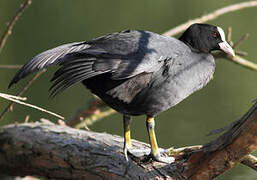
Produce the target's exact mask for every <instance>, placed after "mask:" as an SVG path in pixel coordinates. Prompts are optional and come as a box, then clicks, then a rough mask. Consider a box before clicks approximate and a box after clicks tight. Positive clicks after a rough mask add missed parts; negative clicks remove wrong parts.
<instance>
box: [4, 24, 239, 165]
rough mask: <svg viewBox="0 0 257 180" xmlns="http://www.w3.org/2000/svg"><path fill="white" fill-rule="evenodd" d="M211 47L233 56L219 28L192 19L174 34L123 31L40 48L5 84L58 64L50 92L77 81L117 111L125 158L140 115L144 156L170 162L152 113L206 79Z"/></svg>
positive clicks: (211, 67) (210, 68) (209, 73)
mask: <svg viewBox="0 0 257 180" xmlns="http://www.w3.org/2000/svg"><path fill="white" fill-rule="evenodd" d="M213 50H221V51H224V52H225V53H227V54H229V55H231V56H234V55H235V54H234V51H233V49H232V48H231V47H230V45H229V44H228V43H227V42H226V40H225V34H224V31H223V30H222V29H221V28H220V27H216V26H213V25H208V24H193V25H191V26H190V27H189V28H188V29H187V30H186V31H185V32H184V33H183V34H182V36H181V37H180V38H179V39H176V38H173V37H165V36H162V35H159V34H156V33H153V32H149V31H137V30H125V31H121V32H117V33H113V34H109V35H105V36H102V37H99V38H96V39H93V40H91V41H83V42H75V43H70V44H65V45H62V46H58V47H56V48H54V49H50V50H48V51H45V52H43V53H41V54H39V55H37V56H35V57H34V58H33V59H31V60H30V61H28V62H27V63H26V64H25V65H23V67H22V68H21V69H20V70H19V71H18V72H17V74H16V75H15V76H14V78H13V79H12V81H11V83H10V85H9V87H11V86H12V85H13V84H14V83H17V82H18V81H19V80H20V79H22V78H24V77H25V76H27V75H28V74H30V73H32V72H35V71H38V70H40V69H43V68H46V67H47V66H50V65H60V66H61V67H60V68H59V69H58V70H57V71H56V72H55V74H54V76H53V78H52V81H53V85H52V86H51V88H50V89H51V95H56V94H57V93H59V92H61V91H63V90H64V89H66V88H68V87H70V86H72V85H74V84H75V83H78V82H82V83H83V84H84V85H85V86H86V87H87V88H88V89H90V90H91V92H92V93H94V94H96V95H97V96H99V97H100V98H101V99H102V100H103V101H104V102H105V103H106V104H108V105H109V106H110V107H112V108H113V109H115V110H116V111H118V112H120V113H122V114H123V124H124V154H125V157H126V159H127V152H128V151H129V152H133V149H132V145H131V140H130V119H131V116H136V115H146V116H147V118H146V125H147V130H148V134H149V139H150V144H151V153H150V156H151V157H153V159H155V160H158V161H162V162H171V161H172V159H171V158H169V159H168V158H165V157H163V156H161V155H160V151H159V149H158V145H157V141H156V137H155V132H154V124H155V123H154V117H155V116H156V115H158V114H159V113H161V112H163V111H165V110H167V109H169V108H170V107H173V106H175V105H176V104H178V103H179V102H180V101H182V100H183V99H185V98H186V97H188V96H189V95H190V94H192V93H193V92H195V91H197V90H199V89H201V88H203V87H204V86H205V85H206V84H207V83H208V82H209V81H210V80H211V79H212V77H213V73H214V70H215V61H214V58H213V56H212V55H211V54H210V52H211V51H213ZM134 151H135V150H134ZM135 152H136V151H135Z"/></svg>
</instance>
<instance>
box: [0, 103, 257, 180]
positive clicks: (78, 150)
mask: <svg viewBox="0 0 257 180" xmlns="http://www.w3.org/2000/svg"><path fill="white" fill-rule="evenodd" d="M256 132H257V102H256V103H255V104H254V105H253V106H252V107H251V109H250V110H249V111H248V112H247V113H246V114H245V115H244V116H243V117H242V118H241V119H240V120H238V121H237V122H235V123H233V126H231V127H230V129H229V130H228V131H227V132H226V133H224V134H223V135H221V136H220V137H218V138H217V139H215V140H213V141H211V142H210V143H208V144H206V145H203V146H193V147H187V148H180V149H175V150H174V149H171V150H170V151H169V153H170V154H173V156H174V157H175V159H176V162H175V163H174V164H170V165H167V164H164V163H159V162H151V163H149V162H146V163H142V162H140V161H138V160H137V159H135V160H136V161H132V160H131V159H130V160H129V162H126V160H125V158H124V155H123V153H122V146H123V139H122V138H121V137H119V136H112V135H109V134H106V133H96V132H91V131H81V130H76V129H72V128H69V127H67V126H57V125H54V124H52V123H48V124H47V123H29V124H26V123H25V124H19V125H9V126H5V127H3V128H0V172H1V173H0V174H8V175H16V176H25V175H38V176H44V177H47V178H55V179H124V178H126V179H140V178H141V179H143V178H144V179H156V178H158V179H165V178H166V179H198V180H201V179H213V178H215V177H217V176H219V175H220V174H222V173H224V172H225V171H226V170H228V169H230V168H232V167H234V165H235V164H236V163H237V162H240V161H241V159H242V158H243V157H245V156H246V155H247V154H249V153H250V152H252V151H253V150H255V149H256V148H257V141H256V139H257V134H256ZM133 145H134V146H135V148H149V146H148V145H146V144H145V143H142V142H138V141H133ZM133 159H134V158H133ZM243 162H244V161H243Z"/></svg>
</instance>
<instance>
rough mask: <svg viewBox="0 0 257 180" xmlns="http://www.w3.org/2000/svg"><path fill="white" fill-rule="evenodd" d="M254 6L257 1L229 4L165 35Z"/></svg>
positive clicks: (174, 33)
mask: <svg viewBox="0 0 257 180" xmlns="http://www.w3.org/2000/svg"><path fill="white" fill-rule="evenodd" d="M254 6H257V1H248V2H243V3H238V4H233V5H229V6H226V7H224V8H221V9H218V10H216V11H214V12H212V13H209V14H206V15H204V16H202V17H199V18H196V19H193V20H190V21H188V22H186V23H184V24H181V25H179V26H177V27H175V28H173V29H171V30H169V31H167V32H165V33H164V34H163V35H165V36H174V35H176V34H178V33H180V32H182V31H184V30H186V29H187V28H188V27H189V26H190V25H191V24H194V23H203V22H206V21H210V20H213V19H216V18H217V17H219V16H221V15H224V14H227V13H229V12H233V11H238V10H240V9H245V8H248V7H254Z"/></svg>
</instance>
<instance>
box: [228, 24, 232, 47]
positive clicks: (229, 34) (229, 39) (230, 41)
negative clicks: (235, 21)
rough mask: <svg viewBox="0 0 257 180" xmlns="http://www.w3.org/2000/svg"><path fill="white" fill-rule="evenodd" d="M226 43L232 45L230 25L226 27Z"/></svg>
mask: <svg viewBox="0 0 257 180" xmlns="http://www.w3.org/2000/svg"><path fill="white" fill-rule="evenodd" d="M227 41H228V43H229V44H230V45H231V46H233V42H232V27H228V38H227Z"/></svg>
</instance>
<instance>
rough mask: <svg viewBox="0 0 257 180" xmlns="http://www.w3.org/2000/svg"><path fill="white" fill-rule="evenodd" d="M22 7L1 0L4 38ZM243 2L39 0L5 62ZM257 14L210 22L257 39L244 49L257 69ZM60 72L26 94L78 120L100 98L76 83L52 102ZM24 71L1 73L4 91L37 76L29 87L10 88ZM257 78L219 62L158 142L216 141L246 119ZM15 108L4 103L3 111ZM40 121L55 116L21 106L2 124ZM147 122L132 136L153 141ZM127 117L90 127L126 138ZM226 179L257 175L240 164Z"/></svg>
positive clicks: (158, 27) (0, 103)
mask: <svg viewBox="0 0 257 180" xmlns="http://www.w3.org/2000/svg"><path fill="white" fill-rule="evenodd" d="M21 2H22V1H20V0H12V1H10V0H1V1H0V34H1V35H2V34H3V31H4V30H5V28H6V23H7V22H8V21H9V20H10V19H11V17H12V16H13V15H14V13H15V12H16V10H17V8H18V7H19V6H20V4H21ZM236 2H243V1H239V0H227V1H224V0H215V1H206V0H194V1H188V0H187V1H186V0H159V1H156V0H141V1H138V0H130V1H121V0H108V1H99V0H94V1H93V0H91V1H90V0H76V1H63V0H55V1H53V0H44V1H33V3H32V5H31V7H29V8H28V9H27V10H26V12H25V13H24V15H23V16H22V17H21V18H20V20H19V21H18V22H17V24H16V26H15V27H14V30H13V34H12V35H11V36H10V37H9V39H8V41H7V44H6V46H5V47H4V49H3V51H2V53H1V54H0V64H23V63H25V62H26V61H27V60H29V59H30V58H32V57H33V56H34V55H36V54H38V53H40V52H42V51H44V50H46V49H49V48H53V47H55V46H58V45H60V44H64V43H68V42H76V41H83V40H90V39H92V38H95V37H98V36H100V35H104V34H107V33H111V32H114V31H120V30H124V29H142V30H149V31H153V32H157V33H163V32H165V31H167V30H169V29H171V28H172V27H175V26H177V25H179V24H181V23H184V22H185V21H187V20H189V19H192V18H196V17H199V16H201V15H203V14H206V13H208V12H212V11H213V10H215V9H217V8H221V7H223V6H226V5H229V4H232V3H236ZM256 15H257V8H249V9H244V10H241V11H237V12H234V13H230V14H226V15H223V16H221V17H220V18H218V19H216V20H214V21H210V22H208V23H211V24H215V25H218V26H221V27H222V28H223V29H224V30H226V29H227V28H228V27H229V26H231V27H232V28H233V40H234V41H236V40H238V39H239V38H240V37H241V36H242V35H243V34H244V33H249V34H250V38H249V39H248V40H247V41H245V42H244V43H243V44H241V46H240V49H241V50H244V51H247V52H248V53H249V56H248V57H247V58H248V59H249V60H251V61H253V62H255V63H257V51H256V42H257V34H256V28H257V21H256ZM54 70H56V68H50V70H48V73H45V74H44V75H42V76H41V77H40V78H39V80H37V81H36V82H35V83H34V84H33V85H32V86H31V88H30V89H29V90H28V91H27V92H26V93H25V95H24V96H26V97H28V98H29V100H28V102H29V103H32V104H36V105H38V106H40V107H44V108H46V109H49V110H51V111H54V112H57V113H60V114H62V115H63V116H65V117H70V116H72V115H73V114H74V112H76V111H77V110H78V109H79V108H80V107H81V106H83V105H85V104H87V103H88V102H89V101H90V100H92V95H91V93H90V92H89V91H88V90H86V89H85V88H84V87H83V86H82V85H80V84H79V85H75V86H74V87H72V88H70V89H68V90H66V91H65V92H64V93H62V94H61V95H59V96H57V97H56V98H54V99H49V98H48V97H49V96H48V95H49V94H48V89H49V87H50V82H49V80H50V78H51V76H52V74H53V72H54ZM16 71H17V70H10V69H0V92H2V93H9V94H16V93H17V92H18V91H19V90H20V89H21V88H22V87H23V86H24V85H25V83H26V82H27V81H28V80H29V79H30V78H31V76H30V77H29V78H27V79H26V80H23V81H21V82H20V83H19V84H18V85H16V86H14V87H13V88H12V89H10V90H7V86H8V83H9V82H10V80H11V78H12V77H13V76H14V74H15V72H16ZM256 77H257V72H254V71H250V70H248V69H246V68H243V67H241V66H238V65H236V64H233V63H231V62H228V61H226V60H217V66H216V72H215V75H214V79H213V80H212V81H211V82H210V83H209V84H208V85H207V87H205V88H204V89H202V90H201V91H199V92H196V93H195V94H193V95H191V96H190V97H189V98H187V99H186V100H184V101H183V102H182V103H180V104H179V105H177V106H176V107H174V108H172V109H170V110H168V111H166V112H163V113H161V115H159V116H158V117H157V119H156V121H157V122H156V124H157V129H156V131H157V135H158V142H159V145H160V146H161V147H166V148H167V147H170V146H175V147H181V146H188V145H197V144H203V143H205V142H207V141H209V140H210V139H213V138H214V137H207V136H206V134H207V133H208V132H209V131H211V130H213V129H216V128H220V127H223V126H225V125H228V124H229V123H231V122H232V121H234V120H237V119H238V118H239V117H241V116H242V115H243V114H244V113H245V112H246V111H247V110H248V109H249V107H250V106H251V104H252V102H251V101H252V100H254V99H256V98H257V94H256V89H257V81H256ZM8 103H9V102H7V101H6V100H4V99H0V111H2V110H3V109H4V108H5V107H6V105H7V104H8ZM28 114H29V115H30V116H31V119H32V120H39V119H40V118H42V117H43V118H47V119H50V120H56V119H55V118H53V117H52V116H49V115H47V114H45V113H41V112H39V111H37V110H34V109H30V108H28V107H25V106H21V105H16V106H15V110H14V112H12V113H8V114H6V116H5V118H4V119H3V120H2V121H1V122H0V125H4V124H9V123H14V122H16V121H19V122H23V121H24V119H25V116H26V115H28ZM144 118H145V117H143V116H140V117H135V118H134V121H133V123H132V137H133V138H135V139H137V140H141V141H144V142H148V137H147V133H146V129H145V121H144ZM121 119H122V116H121V115H120V114H115V115H112V116H110V117H107V118H105V119H104V120H102V121H99V122H97V123H95V124H94V125H93V126H90V128H91V129H92V130H94V131H98V132H108V133H111V134H118V135H122V121H121ZM218 179H220V180H222V179H226V180H230V179H231V180H232V179H233V180H237V179H238V180H239V179H248V180H250V179H257V174H256V172H254V171H253V170H251V169H249V168H247V167H244V166H242V165H240V164H239V165H237V166H236V168H233V169H232V170H230V171H229V172H227V173H226V174H225V175H223V176H220V177H219V178H218Z"/></svg>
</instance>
